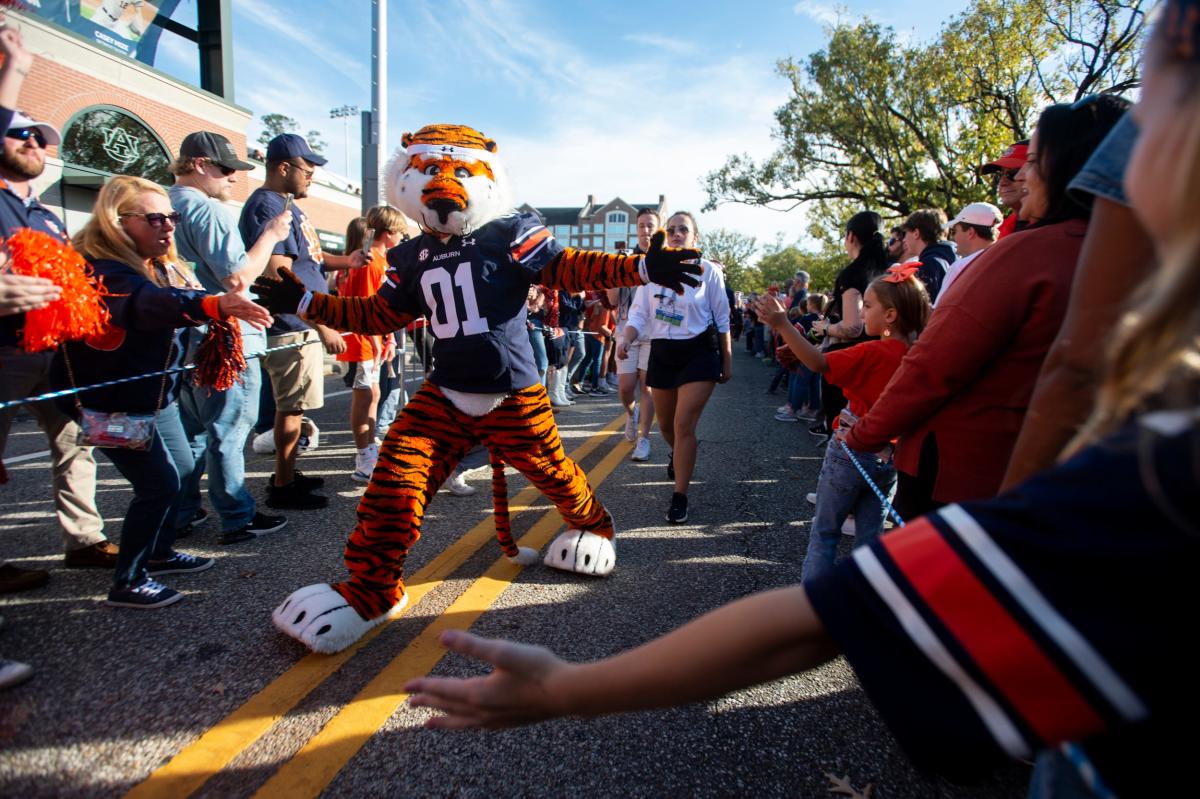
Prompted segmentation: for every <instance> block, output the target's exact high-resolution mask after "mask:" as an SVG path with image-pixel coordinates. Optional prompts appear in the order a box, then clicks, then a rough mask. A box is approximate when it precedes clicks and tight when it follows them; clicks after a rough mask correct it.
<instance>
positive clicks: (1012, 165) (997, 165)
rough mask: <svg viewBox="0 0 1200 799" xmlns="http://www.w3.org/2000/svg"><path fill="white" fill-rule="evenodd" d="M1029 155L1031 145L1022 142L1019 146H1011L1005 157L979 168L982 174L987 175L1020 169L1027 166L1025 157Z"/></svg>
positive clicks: (1005, 152)
mask: <svg viewBox="0 0 1200 799" xmlns="http://www.w3.org/2000/svg"><path fill="white" fill-rule="evenodd" d="M1028 155H1029V144H1028V143H1026V142H1021V143H1019V144H1010V145H1008V149H1007V150H1005V151H1004V155H1002V156H1000V157H999V158H997V159H996V160H995V161H989V162H987V163H986V164H984V165H983V166H981V167H980V168H979V172H980V174H983V175H986V174H988V173H990V172H1003V171H1005V170H1008V169H1020V168H1021V167H1022V166H1024V165H1025V157H1026V156H1028Z"/></svg>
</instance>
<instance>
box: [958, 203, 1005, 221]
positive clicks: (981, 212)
mask: <svg viewBox="0 0 1200 799" xmlns="http://www.w3.org/2000/svg"><path fill="white" fill-rule="evenodd" d="M1003 221H1004V214H1002V213H1000V209H999V208H997V207H996V206H994V205H992V204H991V203H971V204H970V205H968V206H966V207H965V208H963V209H962V210H961V211H959V212H958V216H956V217H954V218H953V219H951V220H950V224H949V226H950V227H954V226H955V225H957V224H959V223H960V222H961V223H963V224H965V225H980V226H982V227H995V226H996V225H998V224H1000V223H1001V222H1003Z"/></svg>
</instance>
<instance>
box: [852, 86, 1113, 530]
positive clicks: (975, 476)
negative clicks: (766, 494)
mask: <svg viewBox="0 0 1200 799" xmlns="http://www.w3.org/2000/svg"><path fill="white" fill-rule="evenodd" d="M1128 105H1129V103H1128V102H1127V101H1125V100H1122V99H1120V98H1117V97H1112V96H1093V97H1088V98H1085V99H1083V100H1080V101H1079V102H1077V103H1074V104H1072V105H1052V106H1050V107H1049V108H1047V109H1046V110H1044V111H1043V112H1042V115H1041V117H1040V118H1039V119H1038V124H1037V129H1036V130H1035V131H1034V134H1033V137H1032V139H1031V140H1030V145H1029V153H1028V156H1027V161H1026V163H1025V166H1024V167H1022V168H1021V176H1022V178H1023V179H1024V182H1025V198H1024V200H1023V201H1022V203H1021V215H1022V216H1023V217H1024V218H1026V219H1027V220H1029V225H1028V227H1026V228H1025V229H1024V230H1022V231H1020V232H1018V233H1014V234H1012V235H1011V236H1008V237H1006V238H1005V239H1004V240H1002V241H1000V242H998V243H997V244H995V245H994V246H992V247H991V248H989V249H988V250H987V251H986V252H985V253H984V254H983V255H981V256H979V257H978V258H976V259H975V260H974V261H972V262H971V264H970V265H968V266H967V268H966V269H965V270H964V271H963V272H961V273H960V275H959V277H958V279H957V280H955V282H954V284H953V285H952V286H951V287H950V289H949V290H948V291H947V292H946V293H945V294H944V295H943V296H942V297H941V298H940V299H939V301H938V307H937V310H936V311H935V312H934V314H933V316H932V318H931V319H930V322H929V327H927V328H926V329H925V332H924V333H923V334H922V335H921V338H920V340H918V341H917V343H916V344H915V345H914V346H913V348H912V349H911V350H909V352H908V355H907V356H905V358H904V362H903V363H902V364H901V366H900V369H899V370H897V372H896V374H895V376H894V377H893V378H892V381H891V383H890V384H889V385H888V388H887V390H886V391H885V392H884V394H883V396H881V397H880V398H879V401H878V402H877V403H876V404H875V405H874V406H873V407H872V408H871V411H870V412H869V413H868V414H867V415H866V416H864V417H863V418H862V419H861V420H859V422H858V424H856V425H855V426H854V427H853V428H852V429H851V430H850V433H849V435H848V436H847V439H846V443H847V444H848V445H849V446H851V447H852V448H854V449H857V450H862V451H866V452H875V451H878V450H879V449H882V448H883V447H884V446H886V445H887V444H888V442H889V441H893V440H896V439H899V441H898V444H897V447H896V470H897V472H898V475H897V477H898V479H897V494H896V502H895V506H896V510H897V512H899V513H900V515H901V516H902V517H904V518H905V519H908V518H915V517H917V516H920V515H922V514H924V513H928V512H930V511H932V510H936V509H937V508H940V507H942V506H943V505H947V504H950V503H953V502H961V501H964V500H970V499H984V498H988V497H992V496H995V495H996V492H997V491H998V490H999V488H1000V482H1001V480H1002V478H1003V477H1004V471H1005V468H1006V467H1007V466H1008V460H1009V456H1010V455H1011V454H1012V450H1013V446H1014V444H1015V443H1016V439H1017V434H1018V432H1020V429H1021V423H1022V421H1023V419H1024V417H1025V412H1026V410H1027V409H1028V407H1029V399H1030V396H1031V395H1032V393H1033V386H1034V383H1035V382H1036V380H1037V375H1038V372H1039V370H1040V369H1041V366H1042V361H1043V360H1044V359H1045V357H1046V353H1047V351H1048V350H1049V348H1050V345H1051V343H1052V342H1053V341H1054V337H1055V335H1056V334H1057V333H1058V328H1059V326H1060V325H1061V324H1062V320H1063V315H1064V313H1065V312H1066V308H1067V304H1068V300H1069V298H1070V292H1071V281H1072V278H1073V276H1074V274H1075V262H1076V260H1077V259H1078V257H1079V250H1080V246H1081V245H1082V243H1083V236H1084V233H1085V231H1086V230H1087V219H1088V216H1089V215H1090V207H1089V204H1088V203H1086V202H1082V203H1081V202H1077V201H1075V200H1073V199H1072V198H1070V197H1068V195H1067V190H1066V189H1067V183H1069V182H1070V180H1071V178H1072V177H1074V176H1075V174H1076V173H1077V172H1078V171H1079V170H1080V169H1081V168H1082V167H1083V165H1084V163H1085V162H1086V161H1087V159H1088V157H1089V156H1090V155H1091V153H1092V151H1093V150H1094V149H1095V148H1096V146H1097V145H1099V143H1100V141H1101V140H1102V139H1103V138H1104V137H1105V135H1106V134H1107V133H1108V131H1109V130H1110V129H1111V128H1112V127H1113V125H1115V124H1116V122H1117V120H1118V119H1120V117H1121V115H1122V114H1124V113H1125V109H1126V108H1127V107H1128Z"/></svg>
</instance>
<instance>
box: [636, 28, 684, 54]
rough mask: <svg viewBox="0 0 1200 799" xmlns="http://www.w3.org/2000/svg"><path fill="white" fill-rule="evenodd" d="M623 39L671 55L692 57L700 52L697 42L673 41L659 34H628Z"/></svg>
mask: <svg viewBox="0 0 1200 799" xmlns="http://www.w3.org/2000/svg"><path fill="white" fill-rule="evenodd" d="M623 38H624V40H625V41H627V42H629V43H630V44H638V45H642V46H644V47H651V48H654V49H655V50H662V51H665V52H668V53H671V54H672V55H692V54H694V53H697V52H699V51H700V48H699V47H697V46H696V44H695V42H689V41H685V40H683V39H672V38H670V37H668V36H660V35H659V34H657V33H627V34H625V36H624V37H623Z"/></svg>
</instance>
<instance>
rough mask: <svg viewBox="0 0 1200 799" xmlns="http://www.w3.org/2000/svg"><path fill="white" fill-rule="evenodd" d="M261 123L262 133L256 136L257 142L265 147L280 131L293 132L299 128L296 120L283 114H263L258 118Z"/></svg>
mask: <svg viewBox="0 0 1200 799" xmlns="http://www.w3.org/2000/svg"><path fill="white" fill-rule="evenodd" d="M258 120H259V122H260V123H261V124H262V128H263V129H262V133H260V134H259V136H258V143H259V144H261V145H263V146H264V147H266V146H267V145H268V144H270V143H271V139H273V138H275V137H276V136H278V135H279V134H281V133H295V132H296V131H297V130H299V129H300V125H299V124H298V123H297V122H296V120H294V119H292V118H291V117H289V116H287V115H285V114H263V115H262V116H261V117H259V118H258Z"/></svg>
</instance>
